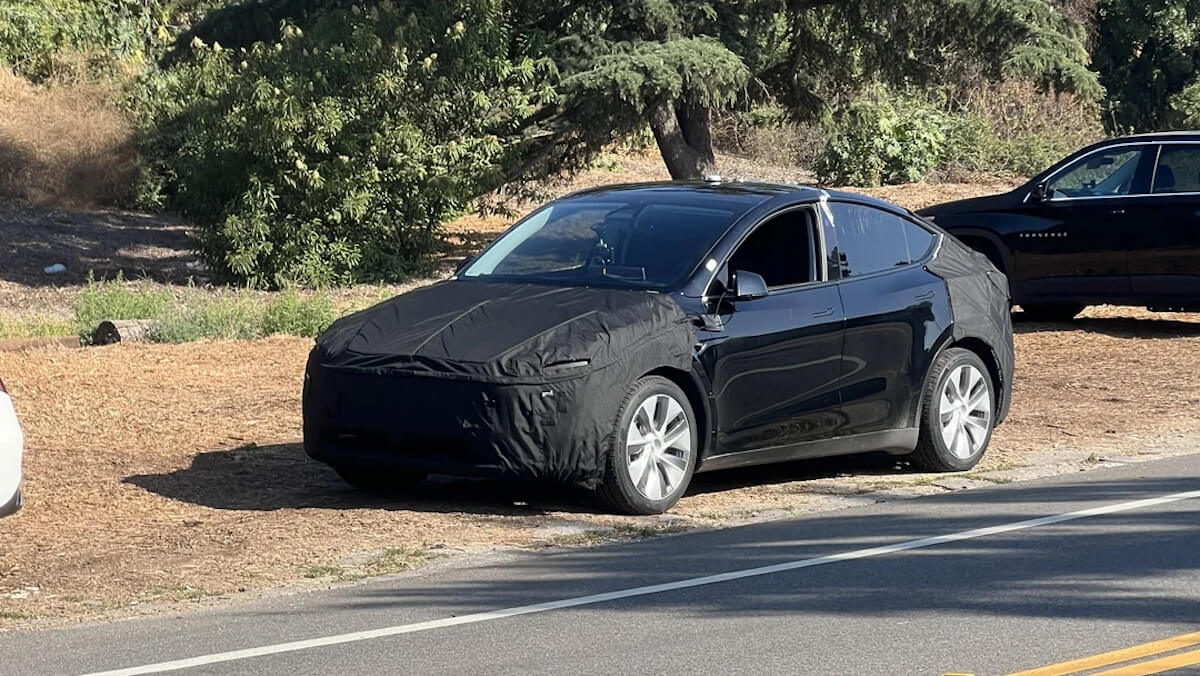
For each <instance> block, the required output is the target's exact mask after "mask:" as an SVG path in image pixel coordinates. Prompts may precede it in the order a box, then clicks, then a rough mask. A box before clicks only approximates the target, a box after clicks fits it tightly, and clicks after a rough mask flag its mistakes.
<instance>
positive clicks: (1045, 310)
mask: <svg viewBox="0 0 1200 676" xmlns="http://www.w3.org/2000/svg"><path fill="white" fill-rule="evenodd" d="M1084 307H1086V306H1084V305H1075V304H1073V303H1054V304H1034V305H1021V314H1019V315H1013V317H1014V318H1016V319H1023V320H1025V321H1031V322H1065V321H1070V320H1071V319H1074V318H1075V315H1077V314H1079V313H1080V312H1083V308H1084Z"/></svg>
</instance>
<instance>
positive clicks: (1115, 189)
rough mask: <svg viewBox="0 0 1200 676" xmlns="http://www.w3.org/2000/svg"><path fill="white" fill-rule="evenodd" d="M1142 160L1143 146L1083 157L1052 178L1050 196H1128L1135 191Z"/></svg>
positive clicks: (1064, 197)
mask: <svg viewBox="0 0 1200 676" xmlns="http://www.w3.org/2000/svg"><path fill="white" fill-rule="evenodd" d="M1141 159H1142V146H1121V147H1117V148H1111V149H1109V150H1100V151H1097V152H1094V153H1092V154H1090V155H1087V156H1086V157H1081V158H1079V159H1078V160H1076V161H1075V163H1074V164H1072V165H1070V166H1069V167H1067V169H1066V170H1064V171H1063V172H1061V173H1060V174H1058V175H1057V176H1055V177H1054V178H1053V179H1051V181H1050V183H1049V194H1050V197H1051V199H1072V198H1079V197H1113V196H1117V195H1128V194H1130V192H1132V189H1133V182H1134V179H1135V178H1136V177H1137V169H1138V163H1139V162H1140V161H1141ZM1143 180H1144V179H1143ZM1142 189H1143V190H1144V189H1145V188H1142Z"/></svg>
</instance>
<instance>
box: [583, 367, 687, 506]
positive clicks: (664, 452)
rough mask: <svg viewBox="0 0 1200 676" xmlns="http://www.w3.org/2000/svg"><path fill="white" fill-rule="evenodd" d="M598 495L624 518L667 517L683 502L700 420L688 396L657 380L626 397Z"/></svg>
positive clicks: (640, 384) (641, 383)
mask: <svg viewBox="0 0 1200 676" xmlns="http://www.w3.org/2000/svg"><path fill="white" fill-rule="evenodd" d="M612 439H613V441H612V445H611V447H610V448H609V452H608V464H607V466H606V468H605V473H604V483H602V484H601V485H600V488H599V490H598V491H597V494H598V496H599V498H600V499H601V500H602V501H603V502H604V503H605V504H606V505H607V506H608V507H610V508H611V509H613V510H615V511H617V512H621V513H623V514H662V513H663V512H665V511H667V510H668V509H670V508H671V507H672V506H674V505H675V503H676V502H678V501H679V498H680V497H682V496H683V493H684V491H686V490H687V487H688V484H689V483H691V481H692V474H693V473H695V471H696V455H697V452H698V450H699V443H698V439H697V430H696V416H695V414H694V413H693V412H692V407H691V404H690V403H689V402H688V398H687V395H685V394H684V393H683V390H681V389H679V386H678V385H676V384H675V383H673V382H671V381H670V380H667V379H666V378H661V377H658V376H650V377H648V378H642V379H641V380H639V381H637V382H635V383H634V384H633V387H631V388H629V391H628V392H627V393H626V394H625V400H624V401H623V402H622V404H621V408H620V413H619V414H618V415H617V420H616V423H615V429H614V430H613V435H612Z"/></svg>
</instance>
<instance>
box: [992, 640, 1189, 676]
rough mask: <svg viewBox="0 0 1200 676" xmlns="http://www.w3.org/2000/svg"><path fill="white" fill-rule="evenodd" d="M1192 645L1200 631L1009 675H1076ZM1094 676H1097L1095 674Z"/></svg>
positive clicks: (1135, 672)
mask: <svg viewBox="0 0 1200 676" xmlns="http://www.w3.org/2000/svg"><path fill="white" fill-rule="evenodd" d="M1194 645H1200V631H1198V632H1195V633H1191V634H1183V635H1181V636H1175V637H1172V638H1164V639H1163V640H1161V641H1154V642H1153V643H1144V644H1142V645H1137V646H1133V647H1131V648H1122V649H1121V650H1114V651H1112V652H1110V653H1104V654H1102V655H1093V656H1091V657H1083V658H1080V659H1077V660H1071V661H1070V662H1061V663H1059V664H1051V665H1050V666H1048V667H1040V668H1037V669H1030V670H1029V671H1022V672H1018V673H1015V674H1011V676H1065V675H1066V674H1074V673H1078V672H1080V671H1087V670H1089V669H1097V668H1099V667H1107V666H1111V665H1114V664H1120V663H1121V662H1128V661H1129V660H1136V659H1138V658H1140V657H1150V656H1151V655H1158V654H1160V653H1167V652H1171V651H1173V650H1179V649H1181V648H1190V647H1191V646H1194ZM1187 654H1189V655H1190V654H1192V653H1187ZM1168 659H1169V658H1168ZM1189 664H1194V663H1189ZM1178 666H1188V665H1187V664H1181V665H1178ZM1105 673H1108V672H1105ZM1129 673H1131V674H1142V673H1146V674H1152V673H1157V672H1153V671H1146V672H1141V671H1132V672H1129ZM1096 676H1099V675H1098V674H1097V675H1096Z"/></svg>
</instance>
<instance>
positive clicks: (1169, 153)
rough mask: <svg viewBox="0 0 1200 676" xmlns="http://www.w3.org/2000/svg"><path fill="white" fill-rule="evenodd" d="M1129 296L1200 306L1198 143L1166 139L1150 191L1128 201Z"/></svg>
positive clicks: (1146, 300) (1147, 301)
mask: <svg viewBox="0 0 1200 676" xmlns="http://www.w3.org/2000/svg"><path fill="white" fill-rule="evenodd" d="M1128 213H1129V214H1131V215H1134V217H1135V218H1136V222H1137V226H1136V227H1131V228H1129V230H1128V238H1129V240H1128V241H1129V273H1130V284H1131V286H1132V290H1133V295H1134V296H1136V297H1137V298H1139V299H1141V301H1142V302H1145V303H1146V304H1149V305H1153V304H1156V303H1161V304H1162V305H1170V304H1172V303H1183V304H1186V305H1187V306H1189V307H1197V306H1200V145H1198V144H1191V143H1186V144H1185V143H1179V144H1164V145H1163V146H1162V150H1161V152H1160V153H1159V156H1158V166H1157V168H1156V169H1155V171H1154V185H1153V188H1152V196H1150V197H1147V198H1143V199H1141V200H1138V203H1136V204H1130V206H1129V209H1128Z"/></svg>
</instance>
